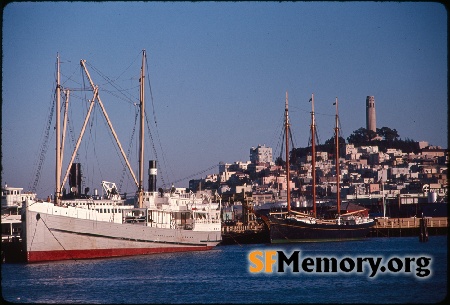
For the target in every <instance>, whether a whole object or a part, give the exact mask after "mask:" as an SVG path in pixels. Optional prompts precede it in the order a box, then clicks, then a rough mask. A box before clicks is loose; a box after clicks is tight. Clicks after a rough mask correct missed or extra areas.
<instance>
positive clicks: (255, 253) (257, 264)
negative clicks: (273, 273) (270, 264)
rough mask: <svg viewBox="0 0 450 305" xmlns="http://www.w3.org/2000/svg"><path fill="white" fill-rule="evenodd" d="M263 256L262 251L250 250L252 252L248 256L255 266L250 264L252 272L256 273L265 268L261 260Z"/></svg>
mask: <svg viewBox="0 0 450 305" xmlns="http://www.w3.org/2000/svg"><path fill="white" fill-rule="evenodd" d="M262 257H263V254H262V251H252V252H250V254H249V255H248V258H249V260H250V262H251V263H252V264H253V265H254V266H251V265H250V268H249V270H250V272H252V273H256V272H261V271H262V270H263V268H264V264H263V262H262V260H261V259H262ZM259 258H261V259H259Z"/></svg>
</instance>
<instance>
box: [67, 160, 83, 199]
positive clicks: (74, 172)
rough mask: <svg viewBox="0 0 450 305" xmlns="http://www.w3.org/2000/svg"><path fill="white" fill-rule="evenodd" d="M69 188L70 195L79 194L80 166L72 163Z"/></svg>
mask: <svg viewBox="0 0 450 305" xmlns="http://www.w3.org/2000/svg"><path fill="white" fill-rule="evenodd" d="M69 186H70V191H71V193H76V194H81V164H80V163H73V164H72V166H71V168H70V173H69Z"/></svg>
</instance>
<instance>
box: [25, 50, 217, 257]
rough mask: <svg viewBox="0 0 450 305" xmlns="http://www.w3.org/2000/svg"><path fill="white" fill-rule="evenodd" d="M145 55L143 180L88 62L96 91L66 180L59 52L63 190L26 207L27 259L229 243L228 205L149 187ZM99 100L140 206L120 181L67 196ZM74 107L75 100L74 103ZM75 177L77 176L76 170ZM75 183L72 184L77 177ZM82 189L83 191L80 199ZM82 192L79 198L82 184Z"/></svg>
mask: <svg viewBox="0 0 450 305" xmlns="http://www.w3.org/2000/svg"><path fill="white" fill-rule="evenodd" d="M145 60H146V54H145V50H143V51H142V67H141V74H140V113H141V119H140V145H139V177H138V179H136V177H135V175H134V173H133V171H132V168H131V166H130V163H129V162H128V160H127V157H126V154H125V153H124V151H123V150H122V147H121V145H120V142H119V139H118V138H117V135H116V133H115V131H114V128H113V126H112V124H111V122H110V120H109V119H108V115H107V113H106V111H105V107H104V105H103V103H102V101H101V99H100V93H99V88H98V86H96V85H95V84H94V82H93V81H92V79H91V77H90V75H89V72H88V70H87V68H86V65H85V61H84V60H81V66H82V67H83V69H84V71H85V73H86V76H87V77H88V79H89V82H90V86H91V88H92V91H93V98H92V100H90V105H89V109H88V111H87V114H86V118H85V121H84V124H83V127H82V129H81V132H80V135H79V138H78V141H77V143H76V146H75V149H74V151H73V153H72V157H71V159H70V161H69V166H68V170H67V173H66V174H65V176H64V178H63V179H62V182H61V177H62V176H61V167H62V156H63V153H64V152H63V147H64V144H63V143H61V139H64V138H65V137H64V132H65V130H66V123H67V117H66V114H67V112H65V115H64V118H63V121H64V122H63V134H62V135H61V134H60V133H61V132H60V124H61V122H60V120H61V118H60V117H59V115H60V101H59V96H60V90H61V88H62V86H61V84H60V81H59V73H60V72H59V55H58V56H57V67H58V68H57V85H56V96H57V100H56V109H57V111H56V116H57V117H56V173H55V176H56V179H55V180H56V181H55V184H56V188H55V198H54V200H53V202H51V200H48V201H39V200H34V199H31V200H27V201H26V203H25V205H24V207H23V209H22V212H23V214H22V239H23V246H24V249H23V250H24V251H25V253H26V260H27V262H40V261H54V260H65V259H90V258H104V257H114V256H128V255H142V254H150V253H163V252H179V251H199V250H209V249H211V248H213V247H215V246H216V245H217V244H219V243H220V241H221V220H220V203H213V202H212V200H211V198H210V197H209V198H206V197H205V198H196V197H195V195H194V194H192V193H191V194H179V193H176V192H168V193H161V192H158V191H157V190H156V178H155V177H150V178H152V179H149V180H152V181H153V182H152V183H150V182H149V189H148V190H147V191H145V190H144V187H143V174H144V165H143V164H144V160H143V159H144V145H143V141H144V128H143V127H144V105H145V104H144V84H145V82H144V77H145V70H144V69H145ZM95 102H98V104H99V105H100V107H101V109H102V112H103V114H104V116H105V118H106V120H107V122H108V125H109V127H110V129H111V132H112V134H113V136H114V138H115V140H116V142H117V145H118V147H119V150H120V151H121V153H122V156H123V157H124V159H125V163H126V164H127V166H128V168H129V170H130V173H131V176H132V177H133V179H134V182H135V183H136V186H137V192H136V196H135V199H136V201H135V204H134V205H127V204H125V200H124V199H122V198H121V197H120V195H119V194H118V192H117V188H116V186H115V184H114V183H111V182H107V181H103V182H102V186H103V188H104V190H105V193H106V195H105V196H102V197H100V196H86V195H84V196H76V195H75V196H64V195H65V194H63V193H64V192H63V191H62V190H63V187H64V185H65V183H66V181H67V177H68V176H69V174H70V179H71V180H72V181H75V185H76V181H77V180H78V179H80V177H79V176H78V174H77V173H79V170H78V169H77V166H79V164H77V163H73V161H74V156H75V155H76V153H77V149H78V147H79V144H80V141H81V139H82V137H83V133H84V130H85V127H86V124H87V121H88V119H89V115H90V113H91V110H92V107H93V105H94V103H95ZM66 103H67V101H66ZM150 164H151V165H152V166H151V168H150V169H149V171H150V175H156V161H154V160H151V161H150ZM69 172H70V173H69ZM70 179H69V180H70ZM79 193H80V192H78V194H79ZM74 194H77V191H76V187H75V189H74Z"/></svg>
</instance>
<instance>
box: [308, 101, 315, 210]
mask: <svg viewBox="0 0 450 305" xmlns="http://www.w3.org/2000/svg"><path fill="white" fill-rule="evenodd" d="M309 101H310V102H311V103H312V111H311V148H312V149H311V158H312V159H311V166H312V200H313V216H314V218H316V215H317V208H316V141H315V138H316V123H315V120H314V94H311V99H310V100H309Z"/></svg>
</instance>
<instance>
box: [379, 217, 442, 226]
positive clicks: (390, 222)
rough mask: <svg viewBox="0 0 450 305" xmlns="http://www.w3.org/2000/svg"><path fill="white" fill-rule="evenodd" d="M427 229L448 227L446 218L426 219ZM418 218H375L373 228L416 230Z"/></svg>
mask: <svg viewBox="0 0 450 305" xmlns="http://www.w3.org/2000/svg"><path fill="white" fill-rule="evenodd" d="M425 219H426V222H427V226H428V227H431V228H433V227H436V228H442V227H448V218H447V217H426V218H425ZM419 225H420V218H417V217H410V218H377V219H376V224H375V228H418V227H419Z"/></svg>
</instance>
